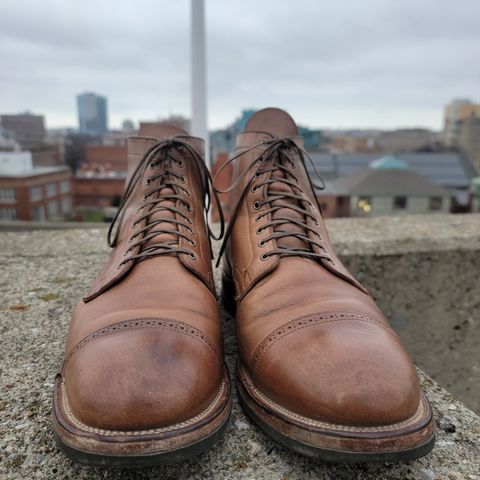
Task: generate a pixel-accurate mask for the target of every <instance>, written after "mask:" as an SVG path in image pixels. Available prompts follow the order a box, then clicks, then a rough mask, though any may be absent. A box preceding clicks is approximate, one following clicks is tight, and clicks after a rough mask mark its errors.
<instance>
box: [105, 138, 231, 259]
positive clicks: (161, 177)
mask: <svg viewBox="0 0 480 480" xmlns="http://www.w3.org/2000/svg"><path fill="white" fill-rule="evenodd" d="M174 152H176V153H177V154H178V153H179V154H180V155H177V156H178V157H181V158H180V159H179V158H176V157H175V156H173V153H174ZM190 160H191V161H192V162H193V165H195V167H196V168H197V171H198V174H199V178H200V179H201V183H202V187H203V188H202V191H203V192H205V196H206V199H205V201H204V210H205V215H206V218H208V212H209V210H210V203H211V201H210V198H211V195H210V189H212V192H213V198H214V201H215V204H216V206H217V209H218V212H219V215H220V235H219V236H215V235H214V234H213V232H212V230H211V228H210V225H208V223H207V228H208V234H209V239H210V238H214V239H215V240H219V239H220V238H221V237H222V236H223V232H224V221H223V214H222V210H221V206H220V201H219V198H218V195H217V192H215V191H214V190H213V188H212V183H213V182H212V177H211V176H210V172H209V171H208V168H207V166H206V164H205V162H204V160H203V158H202V156H201V155H200V154H199V153H198V152H197V151H196V150H195V149H194V148H193V147H192V146H191V145H190V144H189V143H187V142H186V141H185V140H184V139H183V138H182V137H181V136H177V137H174V138H172V139H168V140H162V141H159V142H157V143H156V144H155V145H154V146H152V147H151V148H150V149H149V150H148V151H147V152H146V153H145V155H144V156H143V158H142V160H141V161H140V163H139V164H138V165H137V167H136V168H135V170H134V172H133V174H132V176H131V177H130V180H129V182H128V184H127V186H126V188H125V193H124V195H123V198H122V201H121V203H120V206H119V208H118V211H117V213H116V215H115V217H114V219H113V221H112V223H111V225H110V228H109V230H108V244H109V245H110V247H115V246H116V245H117V243H118V238H119V234H120V230H121V228H122V220H123V217H124V215H125V212H126V208H127V206H128V203H129V200H130V198H131V196H132V193H133V192H134V191H135V189H136V187H137V185H138V184H139V182H141V181H142V179H143V178H144V177H145V172H146V170H147V169H151V171H152V173H151V175H149V176H148V178H147V179H146V182H145V187H150V188H149V189H148V191H147V190H146V192H145V195H144V201H143V203H142V204H141V205H140V207H139V208H138V211H137V215H138V216H137V218H136V219H135V221H134V223H133V225H132V227H134V226H136V225H138V224H139V223H140V222H145V224H144V225H143V226H142V227H141V228H140V229H139V230H137V231H136V232H135V233H134V234H132V236H131V237H130V245H129V248H128V250H127V252H125V253H126V254H128V252H130V251H132V250H133V249H135V248H136V247H139V250H138V252H137V253H136V254H132V255H130V256H126V258H125V259H124V260H123V261H122V263H121V264H120V265H123V264H125V263H127V262H131V261H140V260H144V259H146V258H151V257H156V256H160V255H172V254H175V255H179V254H184V255H189V256H190V257H191V258H193V259H195V258H196V254H195V252H193V251H191V250H189V249H187V248H182V247H180V242H179V241H180V238H184V239H185V240H187V242H188V243H190V244H191V245H192V246H195V242H194V240H193V239H191V238H190V237H189V236H188V235H186V234H185V233H182V232H181V231H180V229H179V227H183V228H185V229H186V230H187V231H188V232H189V233H191V234H193V233H194V228H195V226H194V225H193V221H192V219H191V218H190V216H189V215H188V213H189V212H191V210H192V207H191V204H190V203H189V202H188V197H189V196H190V191H189V189H188V185H186V184H185V183H184V182H185V178H184V177H183V176H182V175H179V174H178V173H177V172H175V170H174V169H173V168H172V165H173V162H175V163H176V164H177V165H179V166H181V165H182V163H183V162H184V161H190ZM181 205H182V206H183V207H184V208H179V207H180V206H181ZM117 223H118V225H117V227H116V229H115V225H116V224H117ZM160 224H161V226H160ZM114 229H115V235H113V232H114ZM159 237H163V238H161V239H160V238H159ZM210 251H211V245H210ZM211 253H212V252H211Z"/></svg>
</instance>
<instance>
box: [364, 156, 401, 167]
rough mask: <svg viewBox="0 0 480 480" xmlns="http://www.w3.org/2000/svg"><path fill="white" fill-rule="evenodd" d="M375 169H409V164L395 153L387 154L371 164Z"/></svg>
mask: <svg viewBox="0 0 480 480" xmlns="http://www.w3.org/2000/svg"><path fill="white" fill-rule="evenodd" d="M369 166H370V168H373V169H375V170H408V165H407V164H406V163H405V162H404V161H403V160H400V159H398V158H397V157H396V156H395V155H385V156H384V157H381V158H377V159H376V160H374V161H373V162H370V164H369Z"/></svg>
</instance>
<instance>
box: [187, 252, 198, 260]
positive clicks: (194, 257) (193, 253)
mask: <svg viewBox="0 0 480 480" xmlns="http://www.w3.org/2000/svg"><path fill="white" fill-rule="evenodd" d="M188 256H189V257H190V258H191V259H192V260H196V259H197V254H196V253H195V252H190V253H189V254H188Z"/></svg>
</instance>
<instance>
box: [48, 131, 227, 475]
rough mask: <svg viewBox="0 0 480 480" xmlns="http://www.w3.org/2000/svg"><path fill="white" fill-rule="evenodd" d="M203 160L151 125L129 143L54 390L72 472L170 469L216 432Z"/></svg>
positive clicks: (215, 333)
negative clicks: (105, 243)
mask: <svg viewBox="0 0 480 480" xmlns="http://www.w3.org/2000/svg"><path fill="white" fill-rule="evenodd" d="M203 148H204V144H203V141H202V140H200V139H198V138H194V137H190V136H188V135H187V134H186V132H184V131H183V130H180V129H178V128H176V127H170V126H161V125H155V126H151V127H149V128H148V129H145V130H141V131H140V134H139V136H137V137H132V138H130V139H129V141H128V177H127V186H126V189H125V194H124V198H123V200H122V202H121V204H120V207H119V210H118V214H117V217H116V218H115V219H114V221H113V222H112V225H111V227H110V231H109V243H110V246H111V247H112V252H111V255H110V257H109V259H108V261H107V262H106V264H105V265H104V266H103V268H102V269H101V271H100V273H99V274H98V276H97V278H96V280H95V281H94V283H93V286H92V288H91V289H90V291H89V292H88V293H87V295H86V296H85V297H84V298H83V300H81V301H80V302H79V303H78V305H77V307H76V309H75V311H74V313H73V317H72V320H71V323H70V329H69V333H68V338H67V341H66V347H65V358H64V361H63V364H62V367H61V370H60V372H59V373H58V375H57V377H56V381H55V391H54V401H53V428H54V432H55V435H56V438H57V442H58V444H59V446H60V448H61V450H62V451H63V452H64V453H65V454H66V455H67V456H68V457H70V458H71V459H73V460H74V461H77V462H80V463H86V464H90V465H101V466H131V465H156V464H161V463H171V462H175V461H179V460H183V459H186V458H189V457H191V456H194V455H197V454H199V453H201V452H203V451H204V450H206V449H207V448H209V447H210V446H211V445H212V444H213V443H214V442H215V441H216V440H217V439H218V438H219V436H220V435H221V434H222V432H223V430H224V429H225V427H226V424H227V420H228V418H229V415H230V410H231V395H230V382H229V378H228V374H227V371H226V368H225V365H224V361H223V349H222V341H221V331H220V316H219V307H218V301H217V297H216V292H215V284H214V279H213V272H212V265H211V258H212V253H211V247H210V239H209V234H210V229H209V228H208V226H207V225H206V222H205V217H206V215H205V210H208V205H206V201H205V198H206V196H209V189H210V185H211V178H210V175H209V173H208V170H207V167H206V166H205V163H204V159H203ZM215 198H216V195H215Z"/></svg>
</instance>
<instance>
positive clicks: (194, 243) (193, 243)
mask: <svg viewBox="0 0 480 480" xmlns="http://www.w3.org/2000/svg"><path fill="white" fill-rule="evenodd" d="M188 241H189V242H190V245H191V246H192V247H196V246H197V243H196V242H194V241H193V240H191V239H188Z"/></svg>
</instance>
